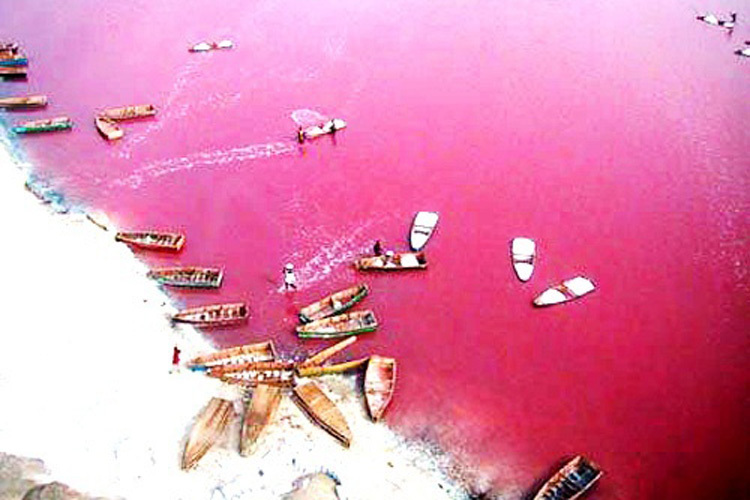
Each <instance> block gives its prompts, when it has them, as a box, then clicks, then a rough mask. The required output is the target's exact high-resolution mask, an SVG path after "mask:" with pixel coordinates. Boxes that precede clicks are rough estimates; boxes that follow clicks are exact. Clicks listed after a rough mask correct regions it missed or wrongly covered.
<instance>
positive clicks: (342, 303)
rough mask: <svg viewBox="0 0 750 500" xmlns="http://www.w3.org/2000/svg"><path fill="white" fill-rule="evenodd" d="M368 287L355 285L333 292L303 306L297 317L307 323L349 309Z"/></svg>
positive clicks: (367, 290) (364, 293) (365, 292)
mask: <svg viewBox="0 0 750 500" xmlns="http://www.w3.org/2000/svg"><path fill="white" fill-rule="evenodd" d="M369 291H370V289H369V288H368V287H367V285H355V286H352V287H349V288H347V289H346V290H341V291H340V292H336V293H333V294H331V295H329V296H327V297H324V298H322V299H320V300H319V301H317V302H314V303H312V304H310V305H309V306H306V307H303V308H302V309H300V311H299V319H300V321H301V322H303V323H309V322H311V321H315V320H318V319H323V318H328V317H329V316H334V315H336V314H341V313H342V312H344V311H346V310H347V309H350V308H351V307H352V306H354V304H356V303H357V302H359V301H360V300H362V299H364V298H365V297H366V296H367V294H368V292H369Z"/></svg>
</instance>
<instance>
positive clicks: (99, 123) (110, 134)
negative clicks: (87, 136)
mask: <svg viewBox="0 0 750 500" xmlns="http://www.w3.org/2000/svg"><path fill="white" fill-rule="evenodd" d="M94 123H95V124H96V129H97V130H98V131H99V133H100V134H102V135H103V136H104V138H105V139H107V140H110V141H114V140H117V139H122V136H124V135H125V131H124V130H123V129H122V128H121V127H120V126H119V125H118V124H117V123H115V122H114V121H112V120H110V119H109V118H102V117H101V116H97V117H96V118H94Z"/></svg>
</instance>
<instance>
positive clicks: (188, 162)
mask: <svg viewBox="0 0 750 500" xmlns="http://www.w3.org/2000/svg"><path fill="white" fill-rule="evenodd" d="M296 150H297V148H296V147H295V145H294V144H293V143H291V142H270V143H266V144H249V145H247V146H240V147H235V148H228V149H217V150H214V151H208V152H203V153H194V154H190V155H186V156H181V157H178V158H169V159H166V160H158V161H155V162H151V163H148V164H146V165H145V166H143V167H140V168H137V169H136V170H135V171H133V173H131V174H130V175H128V176H127V177H123V178H120V179H115V180H114V181H112V182H111V184H110V186H115V187H123V186H126V187H130V188H132V189H137V188H138V187H140V186H141V184H143V183H144V182H145V181H146V180H147V179H157V178H159V177H163V176H165V175H171V174H175V173H178V172H182V171H185V170H194V169H199V168H210V167H215V166H224V165H236V164H237V163H242V162H246V161H251V160H258V159H263V158H272V157H274V156H281V155H286V154H290V153H293V152H294V151H296Z"/></svg>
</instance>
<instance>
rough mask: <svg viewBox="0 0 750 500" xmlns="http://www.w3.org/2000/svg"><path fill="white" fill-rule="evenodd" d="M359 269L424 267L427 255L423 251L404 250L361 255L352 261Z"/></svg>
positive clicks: (390, 269)
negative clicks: (372, 255) (401, 251)
mask: <svg viewBox="0 0 750 500" xmlns="http://www.w3.org/2000/svg"><path fill="white" fill-rule="evenodd" d="M354 265H355V266H356V267H357V269H359V270H361V271H408V270H410V269H426V268H427V257H425V254H424V252H414V253H412V252H404V253H396V254H393V255H391V256H389V255H387V254H386V255H377V256H375V257H362V258H361V259H358V260H357V261H355V262H354Z"/></svg>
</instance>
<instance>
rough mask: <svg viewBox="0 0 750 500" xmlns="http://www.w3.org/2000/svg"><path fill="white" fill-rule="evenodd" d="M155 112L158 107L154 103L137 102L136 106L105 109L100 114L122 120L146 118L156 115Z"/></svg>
mask: <svg viewBox="0 0 750 500" xmlns="http://www.w3.org/2000/svg"><path fill="white" fill-rule="evenodd" d="M155 114H156V108H155V107H154V106H153V105H152V104H136V105H134V106H123V107H121V108H109V109H105V110H104V111H102V112H101V113H100V114H99V116H100V117H102V118H107V119H110V120H114V121H120V120H132V119H134V118H146V117H149V116H154V115H155Z"/></svg>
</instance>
